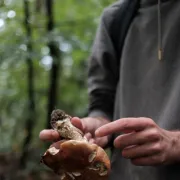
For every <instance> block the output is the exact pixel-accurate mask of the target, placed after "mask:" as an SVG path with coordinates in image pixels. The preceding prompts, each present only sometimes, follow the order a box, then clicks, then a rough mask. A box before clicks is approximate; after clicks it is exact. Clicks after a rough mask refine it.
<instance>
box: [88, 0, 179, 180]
mask: <svg viewBox="0 0 180 180" xmlns="http://www.w3.org/2000/svg"><path fill="white" fill-rule="evenodd" d="M121 8H122V6H121V1H119V2H117V3H116V5H115V6H114V5H112V6H110V7H108V8H106V9H105V11H104V12H103V15H102V18H101V23H100V25H99V28H98V31H97V35H96V38H95V42H94V46H93V49H92V54H91V57H90V59H89V73H88V76H89V77H88V89H89V97H90V108H89V115H90V116H104V117H107V118H109V119H110V120H112V121H114V120H116V119H119V118H124V117H149V118H152V119H153V120H154V121H155V122H156V123H157V124H158V125H159V126H160V127H161V128H164V129H167V130H177V129H180V82H179V81H180V41H179V39H180V13H179V12H180V1H179V0H162V4H161V13H162V19H161V21H162V48H163V61H159V60H158V51H157V50H158V12H157V9H158V4H157V0H142V1H141V3H140V7H139V9H138V12H137V14H136V16H135V17H134V19H133V21H132V23H131V25H130V27H129V30H128V32H127V35H126V38H125V41H124V44H123V49H122V54H121V58H117V52H116V50H115V46H114V44H113V41H112V36H111V32H110V29H111V28H110V27H111V23H112V22H113V20H114V18H115V17H116V14H117V12H118V11H121ZM117 37H118V34H117ZM92 123H93V122H92ZM118 135H119V134H115V137H116V136H118ZM179 168H180V164H174V165H170V166H161V167H141V166H140V167H138V166H134V165H132V164H131V162H130V161H129V160H126V159H124V158H122V157H121V153H120V151H119V150H118V149H113V153H112V173H111V177H110V180H144V179H146V180H179V179H180V170H179Z"/></svg>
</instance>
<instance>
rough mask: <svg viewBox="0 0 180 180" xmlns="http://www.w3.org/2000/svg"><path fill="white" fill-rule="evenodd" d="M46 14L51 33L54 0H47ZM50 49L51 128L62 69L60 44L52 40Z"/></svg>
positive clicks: (49, 100)
mask: <svg viewBox="0 0 180 180" xmlns="http://www.w3.org/2000/svg"><path fill="white" fill-rule="evenodd" d="M46 15H47V27H46V28H47V32H48V34H50V33H51V32H52V31H53V29H54V17H53V0H46ZM48 47H49V49H50V55H51V57H52V58H53V62H52V67H51V70H50V76H49V90H48V105H47V125H46V128H50V116H51V112H52V110H53V109H54V108H55V107H56V106H57V104H56V103H57V91H58V83H59V81H58V79H59V71H60V60H61V52H60V49H59V45H58V44H57V43H56V42H54V40H50V42H49V43H48Z"/></svg>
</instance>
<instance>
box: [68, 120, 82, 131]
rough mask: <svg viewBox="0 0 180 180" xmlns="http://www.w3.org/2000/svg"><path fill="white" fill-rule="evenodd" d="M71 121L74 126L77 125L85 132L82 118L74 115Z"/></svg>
mask: <svg viewBox="0 0 180 180" xmlns="http://www.w3.org/2000/svg"><path fill="white" fill-rule="evenodd" d="M71 123H72V124H73V125H74V126H76V127H77V128H78V129H80V130H81V131H83V132H84V127H83V124H82V121H81V119H80V118H78V117H73V118H72V119H71Z"/></svg>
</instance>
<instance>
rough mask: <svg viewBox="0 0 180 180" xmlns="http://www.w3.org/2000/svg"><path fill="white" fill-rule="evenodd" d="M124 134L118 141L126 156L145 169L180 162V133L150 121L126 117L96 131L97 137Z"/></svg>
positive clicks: (118, 145)
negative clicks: (145, 167)
mask: <svg viewBox="0 0 180 180" xmlns="http://www.w3.org/2000/svg"><path fill="white" fill-rule="evenodd" d="M113 133H124V134H122V135H120V136H118V137H117V138H116V139H115V140H114V146H115V147H116V148H119V149H120V150H122V156H123V157H124V158H127V159H131V161H132V163H133V164H135V165H141V166H155V165H167V164H172V163H176V162H179V161H180V132H178V131H176V132H175V131H174V132H173V131H167V130H164V129H162V128H160V127H159V126H158V125H157V124H156V123H155V122H154V121H153V120H152V119H149V118H123V119H119V120H117V121H114V122H111V123H108V124H106V125H104V126H102V127H100V128H98V129H97V130H96V133H95V134H96V136H97V137H103V136H107V135H111V134H113Z"/></svg>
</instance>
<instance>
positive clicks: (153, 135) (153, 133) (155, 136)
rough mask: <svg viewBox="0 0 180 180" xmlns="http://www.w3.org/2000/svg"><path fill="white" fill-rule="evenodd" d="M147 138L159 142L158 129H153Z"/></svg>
mask: <svg viewBox="0 0 180 180" xmlns="http://www.w3.org/2000/svg"><path fill="white" fill-rule="evenodd" d="M148 138H151V139H154V140H159V139H160V133H159V131H158V129H156V128H153V129H152V130H151V131H150V134H149V137H148Z"/></svg>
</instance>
